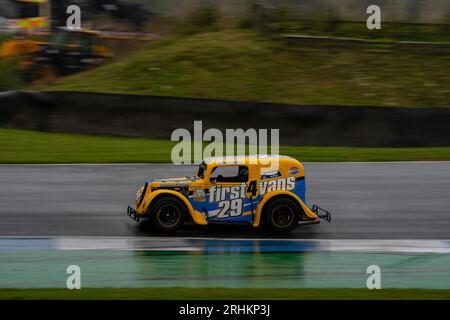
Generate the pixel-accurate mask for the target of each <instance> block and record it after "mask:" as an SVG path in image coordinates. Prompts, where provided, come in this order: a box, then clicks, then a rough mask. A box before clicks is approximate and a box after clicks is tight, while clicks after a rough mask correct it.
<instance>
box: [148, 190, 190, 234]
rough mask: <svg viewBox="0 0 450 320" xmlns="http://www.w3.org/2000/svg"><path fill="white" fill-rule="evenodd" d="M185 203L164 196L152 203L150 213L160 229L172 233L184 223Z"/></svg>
mask: <svg viewBox="0 0 450 320" xmlns="http://www.w3.org/2000/svg"><path fill="white" fill-rule="evenodd" d="M185 209H186V207H185V205H184V203H182V202H181V201H180V200H178V199H176V198H172V197H164V198H161V199H158V200H156V202H155V203H154V204H152V206H151V209H150V214H151V217H152V221H153V224H154V225H155V226H156V227H157V228H158V230H160V231H163V232H167V233H172V232H175V231H177V230H178V229H179V228H180V227H181V226H182V225H183V223H184V215H185Z"/></svg>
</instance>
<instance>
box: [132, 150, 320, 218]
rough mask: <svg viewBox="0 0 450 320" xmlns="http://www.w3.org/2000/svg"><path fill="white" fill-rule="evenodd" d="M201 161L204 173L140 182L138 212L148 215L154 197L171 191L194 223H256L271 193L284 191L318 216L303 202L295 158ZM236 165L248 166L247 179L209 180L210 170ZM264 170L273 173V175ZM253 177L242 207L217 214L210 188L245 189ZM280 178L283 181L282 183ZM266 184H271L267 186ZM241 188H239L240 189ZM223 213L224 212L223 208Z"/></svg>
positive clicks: (303, 188)
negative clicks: (253, 189)
mask: <svg viewBox="0 0 450 320" xmlns="http://www.w3.org/2000/svg"><path fill="white" fill-rule="evenodd" d="M203 165H204V166H205V167H206V169H205V172H204V175H203V177H190V178H177V179H166V180H156V181H148V182H147V186H146V187H144V186H143V187H141V188H140V189H139V190H138V194H137V199H136V205H137V207H136V213H137V215H138V216H146V215H148V212H149V207H150V206H151V205H152V203H153V201H154V200H155V199H157V198H159V197H160V196H165V195H170V196H174V197H177V198H179V199H180V200H181V201H182V202H183V203H184V204H185V205H186V208H187V211H188V213H189V214H190V216H191V217H192V220H193V221H194V222H195V223H196V224H200V225H206V224H208V223H217V222H220V223H236V222H239V223H248V224H251V225H253V226H254V227H258V226H259V225H260V223H261V215H262V213H263V208H264V205H265V204H266V203H267V202H268V201H269V200H270V199H272V198H273V197H276V196H280V195H284V196H289V197H290V198H291V199H293V200H295V201H296V202H298V204H299V205H300V206H301V208H302V209H303V212H304V215H305V216H306V217H307V218H308V219H311V220H315V219H318V216H317V215H316V214H315V213H314V212H313V211H311V209H310V208H309V207H308V206H307V205H306V185H305V173H304V168H303V165H302V164H301V163H300V162H299V161H297V160H296V159H293V158H290V157H286V156H267V155H257V156H246V157H225V158H224V157H220V158H208V159H205V160H204V161H203ZM236 165H239V166H246V167H247V168H248V175H249V178H248V181H247V182H211V181H210V176H211V173H212V172H213V171H214V170H215V169H216V168H217V167H220V166H236ZM275 172H276V173H275ZM267 173H272V176H271V175H270V174H267ZM273 173H275V174H273ZM255 181H256V185H257V191H256V194H253V196H251V195H250V194H248V193H247V192H245V195H244V196H243V197H238V198H239V199H242V201H240V202H241V203H242V204H243V209H242V211H240V212H239V214H238V215H236V216H231V215H228V216H226V217H219V216H218V214H217V213H218V211H219V207H218V202H216V201H210V198H209V197H210V195H211V193H212V192H213V190H217V189H218V188H222V189H223V188H225V189H226V188H230V189H231V188H234V190H237V189H239V188H242V189H244V188H245V190H246V191H247V190H248V189H247V188H248V187H249V184H250V183H251V182H253V183H255ZM283 181H285V182H284V183H283ZM269 185H271V186H272V188H269ZM264 186H265V189H264ZM287 186H289V188H288V187H287ZM222 189H220V190H222ZM242 189H240V190H241V191H242ZM144 190H145V192H144ZM226 190H228V189H226ZM226 190H225V191H226ZM262 191H264V193H263V194H262V193H261V192H262ZM142 193H145V194H142ZM199 194H200V196H199ZM224 194H225V197H224V198H223V199H221V200H223V201H225V202H226V201H229V200H230V198H231V192H230V193H226V192H224ZM222 213H224V212H223V211H222Z"/></svg>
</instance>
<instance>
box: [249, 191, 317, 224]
mask: <svg viewBox="0 0 450 320" xmlns="http://www.w3.org/2000/svg"><path fill="white" fill-rule="evenodd" d="M280 198H289V199H292V200H294V202H295V203H296V205H297V206H298V208H299V210H300V211H301V212H303V213H304V214H305V215H306V216H307V217H308V218H311V219H316V218H317V215H316V214H315V213H314V212H312V211H311V209H309V208H308V206H307V205H306V204H305V203H304V202H303V201H302V200H301V199H300V198H299V197H298V196H297V195H296V194H295V193H293V192H290V191H286V190H278V191H275V192H271V193H269V194H267V195H265V196H264V198H263V199H262V200H261V201H260V202H259V204H258V207H257V210H256V217H255V220H254V222H253V226H254V227H258V226H260V225H261V218H262V215H263V214H264V208H265V206H266V205H268V204H269V203H270V202H271V201H274V200H276V199H280Z"/></svg>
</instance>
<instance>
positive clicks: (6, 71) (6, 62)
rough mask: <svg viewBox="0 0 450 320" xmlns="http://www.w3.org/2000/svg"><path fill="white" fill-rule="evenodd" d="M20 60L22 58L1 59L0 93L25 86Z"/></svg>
mask: <svg viewBox="0 0 450 320" xmlns="http://www.w3.org/2000/svg"><path fill="white" fill-rule="evenodd" d="M20 60H21V58H20V57H15V58H7V59H0V91H6V90H15V89H18V88H21V87H23V86H24V80H23V77H22V73H21V72H22V71H21V70H20V69H19V62H20Z"/></svg>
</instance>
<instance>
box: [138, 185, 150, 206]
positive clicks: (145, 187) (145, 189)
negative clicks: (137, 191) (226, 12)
mask: <svg viewBox="0 0 450 320" xmlns="http://www.w3.org/2000/svg"><path fill="white" fill-rule="evenodd" d="M147 187H148V183H147V182H146V183H145V185H144V190H142V194H141V198H140V199H139V202H138V204H137V205H136V209H137V208H139V206H140V205H141V203H142V201H144V197H145V193H146V192H147Z"/></svg>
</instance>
